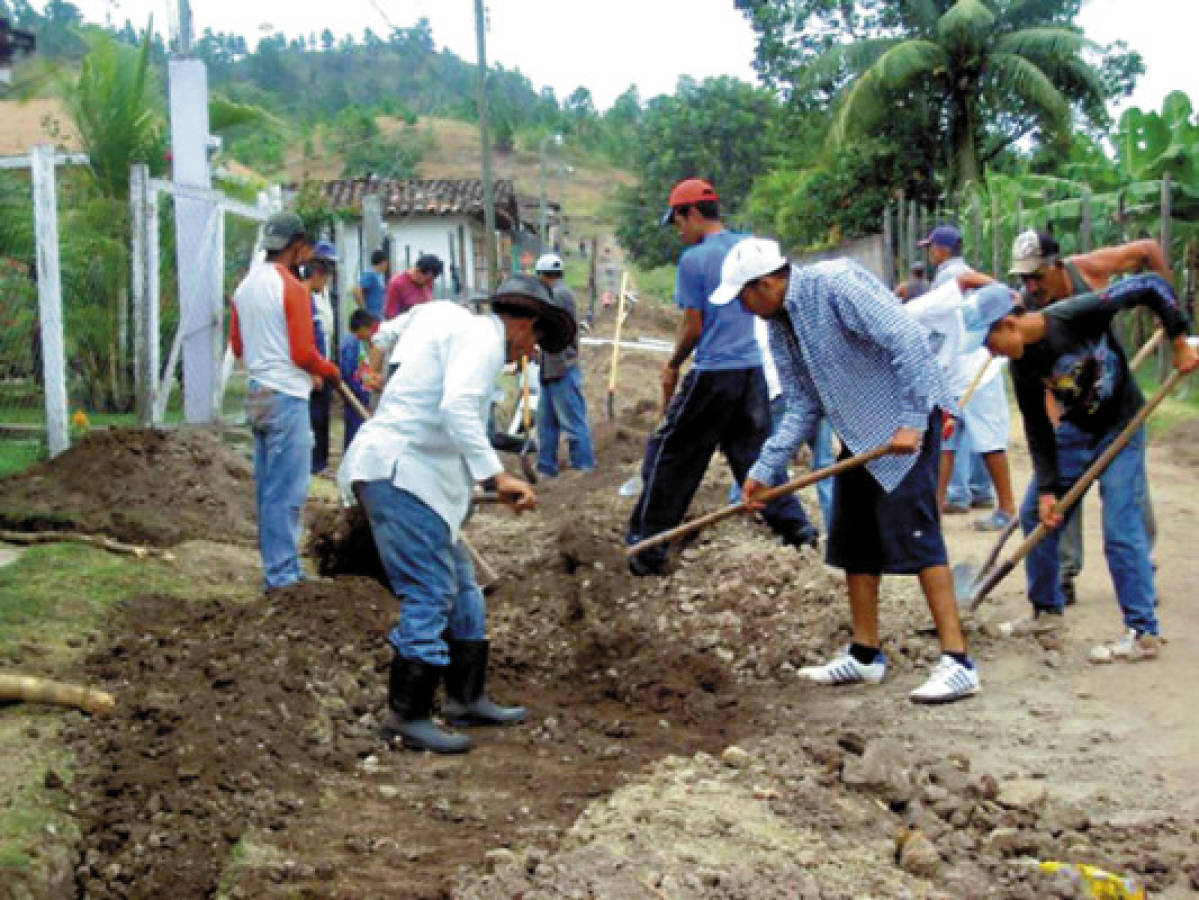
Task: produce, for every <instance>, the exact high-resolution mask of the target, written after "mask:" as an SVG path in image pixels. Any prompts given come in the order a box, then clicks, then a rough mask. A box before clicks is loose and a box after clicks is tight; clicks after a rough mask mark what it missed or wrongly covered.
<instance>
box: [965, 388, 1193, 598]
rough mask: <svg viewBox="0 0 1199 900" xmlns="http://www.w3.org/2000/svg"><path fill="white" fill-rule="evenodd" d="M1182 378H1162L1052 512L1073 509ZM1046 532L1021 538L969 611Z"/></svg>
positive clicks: (1040, 527) (976, 594)
mask: <svg viewBox="0 0 1199 900" xmlns="http://www.w3.org/2000/svg"><path fill="white" fill-rule="evenodd" d="M1185 377H1186V375H1184V374H1183V373H1182V372H1179V371H1178V370H1177V369H1175V370H1174V372H1173V373H1171V375H1170V377H1169V378H1167V379H1166V383H1165V384H1163V385H1162V386H1161V387H1160V388H1158V389H1157V393H1155V394H1154V395H1153V396H1152V397H1150V398H1149V400H1148V401H1146V403H1145V405H1144V406H1142V407H1141V408H1140V409H1139V410H1137V413H1136V415H1134V416H1133V417H1132V419H1130V420H1129V422H1128V424H1127V425H1125V426H1124V430H1123V431H1121V432H1120V433H1119V434H1118V435H1116V437H1115V438H1114V439H1113V440H1112V442H1111V443H1110V444H1108V445H1107V448H1106V449H1105V450H1104V451H1103V452H1102V453H1100V454H1099V458H1098V459H1096V460H1095V461H1094V462H1093V463H1091V465H1090V467H1089V468H1088V469H1087V470H1086V471H1085V472H1083V473H1082V475H1081V476H1079V479H1078V480H1077V481H1076V482H1074V485H1073V486H1072V487H1071V488H1070V490H1068V491H1066V495H1065V496H1064V497H1062V499H1061V500H1059V501H1058V502H1057V505H1056V506H1054V508H1053V509H1054V512H1056V513H1057V514H1058V515H1062V516H1064V515H1065V514H1066V513H1068V512H1069V511H1070V510H1071V509H1073V508H1074V505H1075V504H1076V503H1077V502H1078V501H1079V500H1080V499H1081V498H1082V495H1083V494H1085V493H1086V491H1087V488H1089V487H1090V486H1091V485H1092V484H1093V483H1094V481H1095V479H1096V478H1098V477H1099V476H1100V475H1102V474H1103V472H1104V470H1106V469H1107V467H1108V466H1109V465H1111V461H1112V460H1113V459H1115V458H1116V454H1118V453H1119V452H1120V451H1121V450H1123V449H1124V448H1125V447H1126V446H1127V445H1128V442H1129V441H1131V440H1132V436H1133V435H1134V434H1136V431H1137V429H1138V428H1140V427H1141V426H1142V425H1144V424H1145V420H1146V419H1148V418H1149V416H1150V414H1151V413H1152V412H1153V411H1154V410H1155V409H1157V407H1158V406H1159V405H1160V404H1161V402H1162V401H1163V400H1165V399H1166V397H1167V396H1168V395H1169V394H1170V392H1171V391H1172V390H1174V388H1175V387H1177V386H1178V382H1180V381H1182V379H1183V378H1185ZM1049 531H1050V529H1048V528H1046V527H1045V526H1044V525H1043V524H1041V525H1037V527H1036V528H1034V529H1033V531H1032V533H1030V534H1029V535H1028V537H1026V538H1025V539H1024V542H1023V543H1021V544H1020V546H1019V547H1017V548H1016V549H1015V551H1014V552H1013V553H1012V555H1011V557H1010V558H1008V559H1007V560H1006V561H1004V563H1003V565H1001V566H999V567H997V568H996V569H995V571H994V572H991V573H990V574H989V575H987V577H986V580H985V581H983V583H982V584H980V585H979V586H978V590H977V591H975V592H974V596H973V597H971V598H970V609H971V611H973V610H975V609H977V608H978V605H979V604H980V603H982V601H983V600H984V599H985V598H986V596H987V595H988V594H989V593H991V591H992V590H993V589H994V588H995V585H997V584H999V582H1000V581H1002V580H1003V579H1004V578H1006V577H1007V576H1008V574H1009V573H1010V572H1011V571H1012V569H1014V568H1016V564H1017V563H1018V562H1020V560H1022V559H1024V557H1026V556H1028V554H1029V552H1030V551H1031V550H1032V548H1033V547H1035V546H1036V545H1037V544H1039V543H1040V542H1041V541H1042V540H1044V538H1045V535H1047V534H1049Z"/></svg>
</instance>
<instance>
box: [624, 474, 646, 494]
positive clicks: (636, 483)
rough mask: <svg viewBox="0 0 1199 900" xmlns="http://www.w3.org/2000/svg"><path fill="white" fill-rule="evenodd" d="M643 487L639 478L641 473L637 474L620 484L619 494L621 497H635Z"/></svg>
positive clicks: (643, 484)
mask: <svg viewBox="0 0 1199 900" xmlns="http://www.w3.org/2000/svg"><path fill="white" fill-rule="evenodd" d="M643 487H645V483H644V482H643V481H642V480H641V475H640V474H637V475H634V476H633V477H632V478H630V479H629V480H628V481H626V482H625V483H624V484H622V485H621V486H620V491H619V494H620V496H622V497H636V496H637V495H638V494H640V493H641V489H642V488H643Z"/></svg>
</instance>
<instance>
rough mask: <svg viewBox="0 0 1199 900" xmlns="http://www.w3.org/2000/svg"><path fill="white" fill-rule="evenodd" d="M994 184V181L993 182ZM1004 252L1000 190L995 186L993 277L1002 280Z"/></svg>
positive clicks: (993, 203) (992, 230)
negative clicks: (1002, 255)
mask: <svg viewBox="0 0 1199 900" xmlns="http://www.w3.org/2000/svg"><path fill="white" fill-rule="evenodd" d="M992 185H994V183H993V182H992ZM1002 252H1003V241H1002V236H1001V235H1000V233H999V192H998V191H997V190H995V188H994V186H992V188H991V277H993V278H995V279H996V280H1002V276H1001V275H1000V274H999V273H1000V272H1001V271H1002V267H1003V259H1002V257H1001V256H1000V254H1001V253H1002Z"/></svg>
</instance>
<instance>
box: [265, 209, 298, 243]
mask: <svg viewBox="0 0 1199 900" xmlns="http://www.w3.org/2000/svg"><path fill="white" fill-rule="evenodd" d="M303 234H305V231H304V222H303V220H302V219H301V218H300V217H299V216H297V215H296V214H295V213H293V212H277V213H271V216H270V218H268V219H267V220H266V224H265V225H264V226H263V228H262V246H263V247H265V248H266V249H267V250H283V249H284V248H286V247H287V245H288V244H290V243H291V242H292V240H293V239H294V238H297V237H299V236H301V235H303Z"/></svg>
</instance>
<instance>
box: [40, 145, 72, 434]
mask: <svg viewBox="0 0 1199 900" xmlns="http://www.w3.org/2000/svg"><path fill="white" fill-rule="evenodd" d="M30 162H31V163H32V169H33V172H32V174H33V218H34V229H35V232H36V235H37V295H38V316H39V318H40V324H41V328H40V330H41V340H42V375H43V379H44V384H45V395H46V443H47V445H48V446H49V450H50V456H52V457H53V456H57V455H58V454H60V453H62V452H63V451H64V450H66V449H67V448H68V447H69V446H70V443H71V440H70V433H69V431H68V422H67V373H66V353H65V352H64V349H63V331H62V273H61V270H60V268H59V260H58V204H57V193H56V189H55V179H54V148H53V147H51V146H49V145H47V144H39V145H38V146H36V147H34V148H33V152H32V153H31V154H30Z"/></svg>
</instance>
